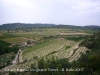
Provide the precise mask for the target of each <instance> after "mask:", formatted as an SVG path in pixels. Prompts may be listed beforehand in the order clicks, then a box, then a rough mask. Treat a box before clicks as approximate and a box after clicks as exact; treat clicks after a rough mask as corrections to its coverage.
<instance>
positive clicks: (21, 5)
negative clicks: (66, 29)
mask: <svg viewBox="0 0 100 75" xmlns="http://www.w3.org/2000/svg"><path fill="white" fill-rule="evenodd" d="M16 22H20V23H53V24H69V25H100V0H0V25H1V24H4V23H16Z"/></svg>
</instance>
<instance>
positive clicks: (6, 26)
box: [0, 23, 54, 29]
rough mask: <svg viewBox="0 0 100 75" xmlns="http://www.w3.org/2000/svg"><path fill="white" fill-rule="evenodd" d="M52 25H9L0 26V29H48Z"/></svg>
mask: <svg viewBox="0 0 100 75" xmlns="http://www.w3.org/2000/svg"><path fill="white" fill-rule="evenodd" d="M49 26H54V24H25V23H9V24H3V25H1V26H0V29H17V28H32V27H49Z"/></svg>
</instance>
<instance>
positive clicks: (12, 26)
mask: <svg viewBox="0 0 100 75" xmlns="http://www.w3.org/2000/svg"><path fill="white" fill-rule="evenodd" d="M36 27H54V28H80V29H81V28H82V29H93V30H100V26H96V25H89V26H75V25H63V24H62V25H61V24H60V25H55V24H41V23H36V24H27V23H9V24H3V25H0V29H22V28H36Z"/></svg>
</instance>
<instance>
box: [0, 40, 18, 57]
mask: <svg viewBox="0 0 100 75" xmlns="http://www.w3.org/2000/svg"><path fill="white" fill-rule="evenodd" d="M10 45H11V44H10V43H7V42H4V41H2V40H0V55H2V54H6V53H10V52H14V53H15V54H16V53H17V51H18V47H17V46H12V47H10Z"/></svg>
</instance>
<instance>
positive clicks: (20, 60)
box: [19, 50, 23, 63]
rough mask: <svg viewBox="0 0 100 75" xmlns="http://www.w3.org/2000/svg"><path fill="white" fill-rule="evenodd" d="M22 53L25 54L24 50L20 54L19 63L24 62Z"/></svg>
mask: <svg viewBox="0 0 100 75" xmlns="http://www.w3.org/2000/svg"><path fill="white" fill-rule="evenodd" d="M22 53H23V50H22V51H21V52H20V54H19V63H20V62H23V59H22Z"/></svg>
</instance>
